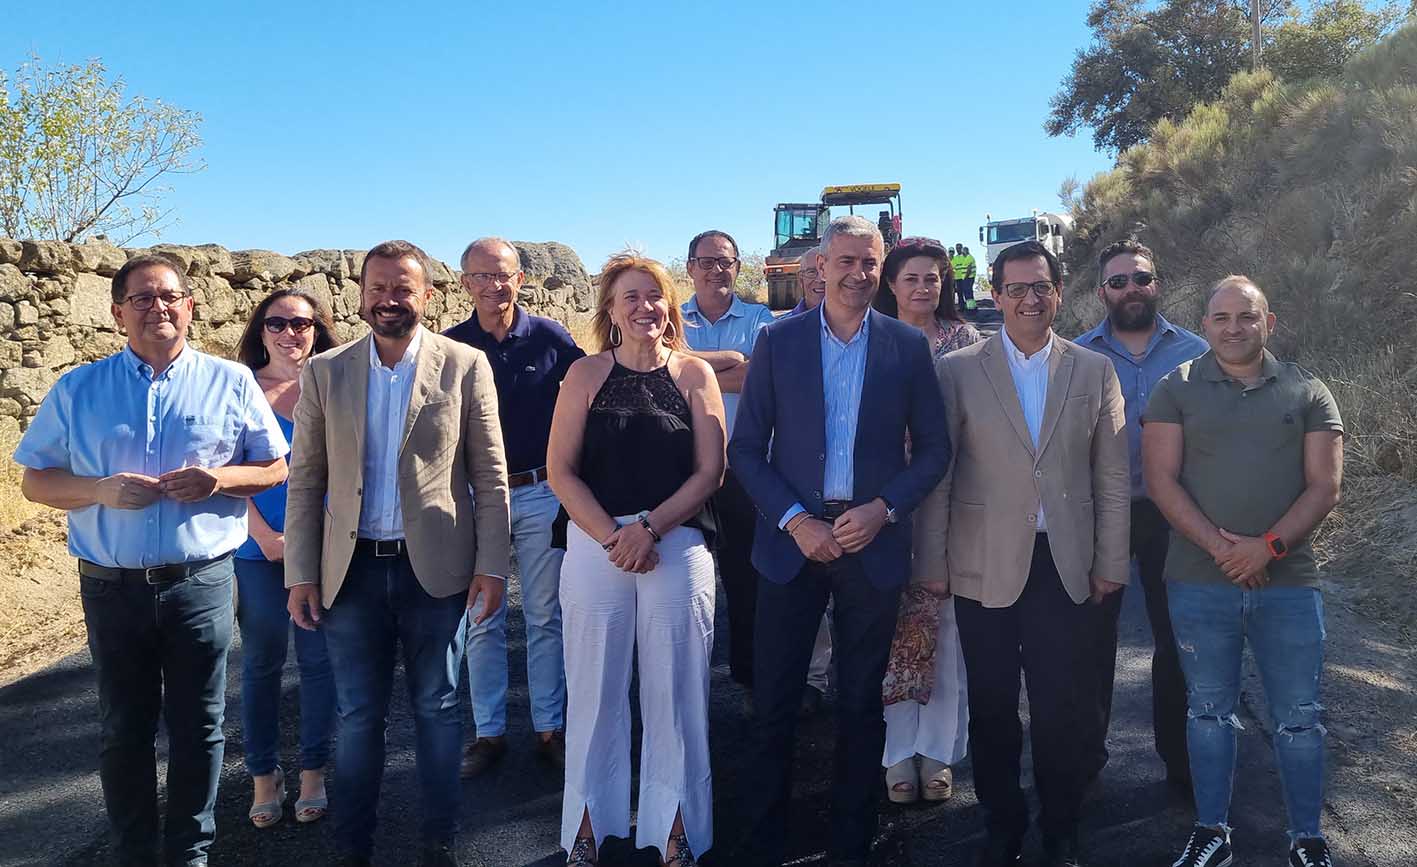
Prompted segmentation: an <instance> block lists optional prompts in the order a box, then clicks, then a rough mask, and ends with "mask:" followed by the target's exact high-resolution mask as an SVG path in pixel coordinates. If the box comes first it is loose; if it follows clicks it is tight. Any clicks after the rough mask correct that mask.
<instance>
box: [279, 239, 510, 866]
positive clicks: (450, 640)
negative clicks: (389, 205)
mask: <svg viewBox="0 0 1417 867" xmlns="http://www.w3.org/2000/svg"><path fill="white" fill-rule="evenodd" d="M431 294H432V282H431V281H430V279H429V261H428V257H427V256H426V255H425V254H424V253H423V251H422V250H420V249H419V248H418V247H416V246H414V245H413V244H410V243H408V242H407V241H388V242H385V243H383V244H380V245H378V246H377V247H375V248H374V249H372V250H370V251H369V253H368V255H367V256H366V258H365V260H364V265H363V268H362V270H361V272H360V299H361V303H360V308H361V311H360V312H361V315H362V316H363V317H364V319H365V320H366V321H367V322H368V323H369V325H370V328H371V329H372V331H373V333H372V334H371V335H369V336H368V337H365V338H364V339H362V340H358V341H355V342H354V343H351V344H348V345H346V346H343V347H341V348H339V349H335V350H332V351H330V352H327V353H324V354H322V355H319V356H316V357H314V358H312V359H310V361H309V362H308V363H307V365H306V368H305V371H304V372H303V374H302V375H301V378H300V388H301V393H300V399H299V402H298V403H297V404H296V407H295V437H294V442H295V445H294V448H296V449H299V458H298V459H296V460H295V461H294V462H293V465H292V468H291V474H290V484H289V493H288V495H287V496H288V499H287V504H286V525H285V526H286V530H285V532H286V548H285V584H286V586H287V587H289V588H290V603H289V605H290V612H291V616H292V617H293V618H294V619H295V622H296V624H297V625H299V626H301V627H302V628H305V629H315V628H319V629H321V630H322V631H323V632H324V633H325V640H326V644H327V645H328V647H329V653H330V661H331V663H332V665H333V668H334V674H335V688H336V690H337V691H338V696H339V706H340V733H339V741H338V754H337V756H336V759H335V761H336V763H337V764H338V766H339V773H338V774H337V775H336V776H335V785H336V789H335V793H334V794H335V803H334V810H333V816H334V822H335V838H336V843H337V845H338V847H339V849H340V850H341V853H342V857H343V859H344V860H343V861H341V863H344V864H351V865H358V864H368V863H369V857H370V855H371V853H372V851H373V846H374V820H375V810H376V807H377V805H378V792H379V784H380V780H381V778H382V777H383V772H384V729H385V724H386V721H387V717H388V709H389V699H390V693H391V691H392V685H393V672H394V664H395V660H396V658H400V657H401V658H402V660H403V664H404V673H405V676H406V678H407V681H408V690H409V700H410V703H411V704H412V706H413V716H414V722H415V725H416V728H417V732H418V769H419V774H418V777H419V782H420V786H421V789H422V791H421V796H422V819H421V828H420V832H421V837H422V852H421V855H420V858H419V862H418V863H419V864H420V865H439V867H443V865H454V864H456V863H457V861H456V856H455V854H454V848H453V847H454V840H453V837H454V832H455V831H456V821H457V813H458V801H459V796H460V792H461V787H460V785H459V781H458V759H459V756H460V754H461V748H462V720H461V719H460V717H459V714H458V702H457V679H456V673H457V671H458V665H459V663H460V659H459V658H458V657H460V656H461V648H462V641H461V635H462V634H463V628H464V618H465V616H466V611H467V609H469V608H472V607H473V605H474V603H475V602H476V601H477V600H478V597H479V596H483V595H485V599H484V600H483V601H484V602H485V605H484V606H483V607H482V608H481V610H482V611H484V612H495V611H497V610H498V608H499V607H500V605H501V600H502V594H503V583H504V581H505V577H506V575H507V574H508V572H509V569H510V546H511V540H510V517H509V514H510V512H509V505H508V494H507V464H506V458H505V456H504V454H503V449H502V434H501V427H500V425H499V423H498V420H497V393H496V390H495V387H494V385H493V380H492V368H491V366H490V364H489V363H488V361H487V357H486V356H485V355H483V353H482V352H480V351H479V350H476V349H473V348H472V347H469V346H465V345H463V344H461V343H458V342H456V341H454V340H450V339H448V338H445V337H443V336H441V335H439V334H436V333H434V332H432V331H429V330H427V329H425V328H423V327H422V326H421V325H420V324H419V321H420V319H421V318H422V316H423V309H424V305H425V304H426V302H427V299H428V297H429V296H430V295H431ZM469 488H470V489H471V490H470V491H469ZM486 616H487V614H485V613H484V614H483V615H482V618H485V617H486ZM482 618H479V619H482ZM400 645H401V652H400V649H399V646H400Z"/></svg>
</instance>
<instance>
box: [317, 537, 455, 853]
mask: <svg viewBox="0 0 1417 867" xmlns="http://www.w3.org/2000/svg"><path fill="white" fill-rule="evenodd" d="M466 607H467V595H466V594H465V593H454V594H453V595H452V596H448V597H446V598H443V599H435V598H434V597H432V596H429V595H428V592H427V591H426V590H424V589H423V586H422V585H420V584H419V583H418V579H417V578H415V577H414V574H413V568H412V567H411V566H410V565H409V562H408V556H407V555H400V556H398V557H374V556H373V555H372V554H363V553H358V552H356V553H355V555H354V559H353V560H352V561H351V562H350V564H349V572H348V574H347V575H346V576H345V579H344V585H343V586H342V587H341V588H340V592H339V596H338V597H336V599H335V602H334V605H333V607H331V608H330V610H329V611H327V612H325V620H324V623H323V624H322V625H321V627H320V628H321V629H322V630H323V631H324V633H325V643H326V646H328V647H329V651H330V662H331V663H332V665H333V667H334V673H335V690H336V692H337V693H338V696H339V720H340V730H339V741H338V743H337V746H336V752H335V766H336V768H337V771H336V773H335V775H334V786H333V791H332V793H331V794H332V798H331V804H332V805H333V806H334V807H335V808H336V809H335V810H334V811H333V815H334V821H335V843H336V846H337V847H338V848H339V849H340V850H341V851H343V852H345V853H346V854H351V855H359V856H363V857H366V858H367V857H369V855H370V854H371V853H372V852H373V849H374V824H375V811H376V809H377V807H378V804H379V787H380V784H381V783H382V782H383V778H384V732H385V729H386V728H387V725H388V719H389V700H390V698H391V697H392V693H393V686H394V664H395V662H396V661H397V660H398V659H400V658H401V659H402V660H403V669H404V677H405V679H406V681H407V683H408V700H409V704H410V705H411V706H412V709H413V723H414V732H415V737H416V744H417V746H416V749H417V762H418V786H419V795H420V800H421V815H422V820H421V823H420V829H419V830H420V835H421V837H422V840H423V843H424V845H427V846H436V845H443V844H451V843H452V840H453V835H454V833H455V832H456V830H457V815H458V802H459V800H460V798H461V794H462V787H461V786H460V785H459V782H458V761H459V759H460V758H461V753H462V720H461V718H460V717H459V714H458V688H457V672H458V667H459V666H460V665H461V664H462V660H461V659H460V658H459V657H458V656H457V654H456V653H455V652H454V648H455V646H456V645H457V637H458V627H459V625H460V624H461V623H462V621H463V612H464V611H465V610H466Z"/></svg>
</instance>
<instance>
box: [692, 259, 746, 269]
mask: <svg viewBox="0 0 1417 867" xmlns="http://www.w3.org/2000/svg"><path fill="white" fill-rule="evenodd" d="M689 264H690V265H698V266H699V267H700V268H702V269H703V270H705V271H712V270H713V266H715V265H717V266H718V267H720V268H722V269H723V270H725V271H727V270H729V269H730V268H732V267H733V266H734V265H737V264H738V259H737V257H735V256H691V257H690V258H689Z"/></svg>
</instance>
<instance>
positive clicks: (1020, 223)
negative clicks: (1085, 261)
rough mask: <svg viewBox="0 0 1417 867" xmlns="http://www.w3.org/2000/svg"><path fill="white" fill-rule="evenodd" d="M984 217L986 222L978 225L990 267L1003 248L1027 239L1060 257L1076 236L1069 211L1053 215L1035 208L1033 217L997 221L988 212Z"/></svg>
mask: <svg viewBox="0 0 1417 867" xmlns="http://www.w3.org/2000/svg"><path fill="white" fill-rule="evenodd" d="M984 219H985V220H986V221H987V222H986V223H985V224H984V225H982V226H980V227H979V243H981V244H983V245H984V249H985V256H986V260H985V261H986V264H987V265H988V266H990V267H992V266H993V264H994V259H995V258H997V257H998V255H999V253H1000V252H1001V251H1003V250H1006V249H1008V248H1009V247H1012V246H1013V245H1015V244H1022V243H1023V242H1024V241H1037V242H1038V243H1040V244H1042V245H1043V246H1044V247H1046V248H1047V249H1048V251H1049V252H1050V253H1052V254H1053V255H1054V256H1057V257H1058V258H1060V259H1061V258H1062V256H1063V248H1064V247H1066V246H1067V245H1068V242H1070V241H1071V240H1072V237H1073V218H1072V217H1070V216H1068V215H1067V214H1050V213H1046V212H1040V211H1039V210H1037V209H1036V208H1035V209H1034V211H1033V216H1031V217H1018V218H1016V219H1012V220H995V219H994V218H993V216H992V215H990V214H985V215H984Z"/></svg>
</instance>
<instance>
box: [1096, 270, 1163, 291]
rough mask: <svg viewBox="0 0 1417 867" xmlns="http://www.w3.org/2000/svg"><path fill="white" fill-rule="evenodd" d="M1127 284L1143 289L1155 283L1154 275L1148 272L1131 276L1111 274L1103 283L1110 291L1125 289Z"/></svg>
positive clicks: (1133, 273)
mask: <svg viewBox="0 0 1417 867" xmlns="http://www.w3.org/2000/svg"><path fill="white" fill-rule="evenodd" d="M1128 282H1131V283H1135V284H1137V286H1138V287H1141V288H1145V287H1147V286H1150V285H1151V284H1152V283H1154V282H1156V275H1155V274H1153V273H1151V272H1150V271H1134V272H1132V273H1131V274H1113V275H1112V276H1111V277H1108V278H1107V279H1106V280H1104V281H1103V283H1104V284H1105V285H1106V286H1108V287H1109V288H1112V289H1125V288H1127V283H1128Z"/></svg>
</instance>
